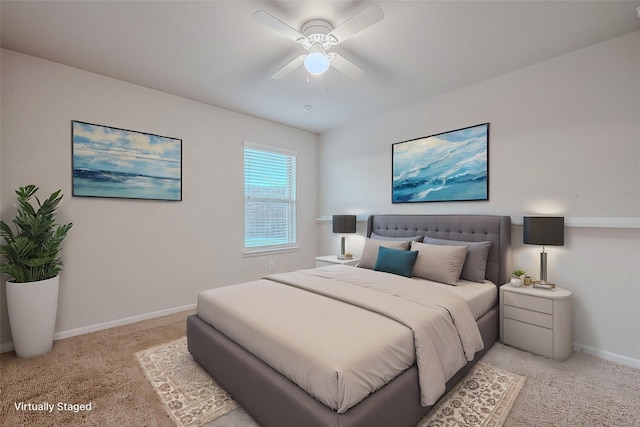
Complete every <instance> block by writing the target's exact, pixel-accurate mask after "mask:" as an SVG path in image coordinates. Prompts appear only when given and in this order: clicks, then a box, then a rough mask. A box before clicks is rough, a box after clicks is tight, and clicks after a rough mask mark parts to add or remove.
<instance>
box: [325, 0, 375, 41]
mask: <svg viewBox="0 0 640 427" xmlns="http://www.w3.org/2000/svg"><path fill="white" fill-rule="evenodd" d="M382 18H384V13H382V9H380V7H379V6H378V5H377V4H372V5H369V6H368V7H366V8H364V9H362V10H361V11H360V12H358V13H356V14H355V15H353V16H352V17H351V18H349V19H347V20H346V21H345V22H343V23H342V24H341V25H339V26H338V27H337V28H334V29H333V31H331V32H330V33H329V34H328V35H330V36H333V37H335V38H336V40H337V43H342V42H343V41H345V40H346V39H348V38H349V37H351V36H353V35H354V34H357V33H359V32H360V31H362V30H364V29H365V28H367V27H369V26H371V25H373V24H375V23H376V22H378V21H380V20H381V19H382ZM337 43H336V44H337Z"/></svg>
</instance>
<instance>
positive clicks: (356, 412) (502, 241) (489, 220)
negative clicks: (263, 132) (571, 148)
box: [187, 215, 511, 427]
mask: <svg viewBox="0 0 640 427" xmlns="http://www.w3.org/2000/svg"><path fill="white" fill-rule="evenodd" d="M415 236H421V237H424V238H425V243H427V244H428V245H427V246H429V247H431V245H433V244H435V245H438V244H445V243H443V241H449V242H451V241H454V242H466V243H460V244H461V245H465V247H468V246H469V243H468V242H479V243H480V242H483V243H484V242H491V243H490V246H489V251H488V254H487V258H486V266H485V267H486V268H485V271H484V272H485V279H486V280H487V281H488V282H486V283H491V284H492V286H493V287H498V286H500V284H502V283H506V282H507V281H508V279H509V276H510V264H511V262H510V254H511V248H510V245H511V221H510V218H509V217H508V216H491V215H372V216H370V217H369V219H368V221H367V237H368V238H370V239H377V240H381V241H385V240H386V239H389V240H391V239H407V238H414V237H415ZM397 241H403V240H397ZM367 242H369V239H368V240H367ZM367 244H368V243H367ZM411 244H412V245H413V243H411ZM417 246H419V245H417ZM365 249H366V246H365ZM364 255H365V254H364V253H363V260H361V263H363V262H364ZM335 267H339V268H338V269H332V268H330V267H323V268H320V269H313V270H309V271H307V272H304V271H302V272H295V273H292V274H291V275H284V276H282V277H276V278H275V279H274V280H276V281H277V280H290V279H291V278H292V277H298V276H299V277H300V278H301V280H302V281H303V282H305V281H308V282H309V283H308V285H309V286H312V285H313V283H314V282H318V284H319V285H318V287H319V288H322V289H323V292H324V289H330V288H332V286H333V285H331V286H330V285H329V282H326V280H327V278H328V277H329V276H331V278H333V276H334V275H338V274H345V275H346V277H357V280H360V281H361V280H362V279H360V276H350V275H351V274H360V273H361V271H358V270H359V269H361V268H360V267H344V266H335ZM340 268H342V269H343V270H345V271H344V272H337V271H334V270H339V269H340ZM349 269H351V271H349ZM314 270H315V271H314ZM361 270H364V269H361ZM367 274H369V273H367ZM382 274H386V273H382ZM367 277H369V276H367ZM371 277H373V276H371ZM398 280H404V282H402V283H403V284H405V283H407V284H408V286H412V285H411V284H410V283H409V281H411V280H413V279H409V278H402V279H398ZM245 285H246V286H253V285H247V284H241V285H236V286H231V287H228V288H227V289H225V292H226V291H229V292H236V291H239V290H241V288H242V287H243V286H245ZM306 285H307V284H303V285H302V286H303V287H304V286H306ZM257 286H259V287H260V288H258V291H257V293H258V294H260V292H262V288H269V287H274V286H273V285H272V283H271V280H266V281H258V282H257ZM443 286H445V287H448V285H443ZM285 287H286V286H285ZM449 287H450V286H449ZM286 288H287V289H286V290H285V291H284V292H287V294H284V295H282V296H278V299H285V300H286V299H288V298H289V293H296V294H299V293H300V292H301V291H299V290H298V288H295V290H290V289H288V287H286ZM456 288H460V289H459V291H460V292H462V291H463V288H464V286H456ZM218 289H222V288H218ZM278 289H280V288H278ZM469 289H475V288H474V287H473V285H470V286H469ZM281 292H282V290H281ZM203 294H204V293H203ZM358 295H359V294H358ZM358 295H356V296H354V298H359V296H358ZM495 295H496V297H495V298H494V299H493V300H492V301H491V304H490V307H488V308H487V307H484V308H479V307H481V306H482V304H480V303H477V301H476V302H474V304H476V305H475V306H474V307H475V308H474V307H470V310H469V312H470V313H472V315H473V319H472V320H473V321H474V322H475V323H476V324H477V331H479V335H480V337H481V338H480V339H481V345H480V347H479V348H481V349H478V350H477V351H474V352H473V354H471V355H469V354H468V351H467V353H466V354H467V356H466V360H465V361H464V363H463V365H462V367H461V368H460V369H459V370H457V371H456V372H455V373H454V374H453V375H452V376H451V375H447V377H446V378H447V380H446V383H444V384H443V390H444V393H446V391H448V390H450V389H451V388H452V387H453V386H454V385H455V384H456V383H457V382H458V381H459V380H460V379H461V378H462V377H463V376H464V374H466V372H468V370H469V369H470V368H471V367H472V366H473V364H474V363H475V362H476V361H477V360H478V359H479V358H480V357H481V356H482V355H483V354H484V352H486V350H487V349H489V348H490V347H491V345H492V344H493V343H494V342H495V341H496V340H497V336H498V301H497V295H498V292H497V289H495ZM201 298H203V297H202V294H201ZM346 298H350V296H347V297H346ZM205 300H206V298H205ZM347 302H349V301H347ZM239 304H242V302H241V301H239ZM295 304H299V305H304V304H301V303H299V302H296V303H295ZM326 304H329V305H327V306H326V307H327V310H333V309H334V305H333V304H334V303H333V302H326ZM469 304H470V305H471V303H469ZM200 305H202V306H203V312H202V313H200ZM380 305H381V306H386V305H388V303H387V302H385V300H382V301H381V302H380ZM485 305H486V303H485ZM205 306H206V304H205V303H202V304H201V302H200V300H199V313H198V314H195V315H192V316H190V317H189V318H188V319H187V338H188V348H189V351H190V353H191V354H192V356H193V357H194V359H195V360H196V361H197V362H198V363H199V364H200V365H201V366H202V367H203V368H204V369H205V370H206V371H207V372H208V373H209V374H210V375H211V376H212V377H213V378H214V379H215V380H216V381H217V382H218V383H219V384H220V385H221V386H222V387H224V388H225V389H226V390H227V391H228V392H229V393H230V394H231V395H232V396H233V397H234V398H235V399H236V400H237V401H238V402H239V403H240V404H241V405H242V406H243V407H244V408H245V409H246V410H247V412H249V413H250V414H251V415H252V416H253V417H254V418H255V419H256V420H257V421H258V422H259V423H260V424H261V425H262V426H264V427H270V426H277V427H282V426H285V427H286V426H292V427H293V426H301V425H304V426H324V427H331V426H335V427H338V426H339V427H349V426H367V427H369V426H381V427H383V426H390V425H393V426H407V427H410V426H414V425H415V424H416V423H417V422H418V421H419V420H420V419H421V418H422V417H423V416H424V415H425V414H426V413H427V412H428V411H429V409H430V408H431V407H432V405H430V404H427V405H425V401H428V402H429V403H433V402H432V400H434V399H433V396H434V395H433V393H432V396H427V395H428V394H429V392H430V391H429V387H425V380H424V378H425V376H424V375H422V374H421V371H422V372H424V371H425V368H424V366H425V363H426V362H424V361H423V360H422V359H421V358H422V357H423V355H422V352H416V353H419V354H416V356H415V358H416V360H415V361H414V362H413V363H412V364H411V365H410V366H408V367H407V368H406V369H405V368H401V373H400V374H398V375H397V376H394V377H393V378H392V379H391V380H390V382H388V383H386V384H384V385H382V386H378V385H376V386H375V391H373V392H371V393H370V394H368V395H367V396H366V397H364V398H362V399H356V400H357V403H355V404H353V406H349V405H347V406H339V407H335V405H331V404H329V403H327V402H325V401H323V399H321V396H320V397H319V396H317V395H313V394H314V393H313V390H312V391H309V390H306V391H305V390H304V389H303V388H302V387H301V386H298V385H297V384H296V383H294V382H293V381H292V380H291V379H290V378H291V376H290V375H287V376H285V375H283V374H282V373H281V371H280V370H279V369H274V368H273V367H272V365H273V363H272V362H273V361H271V364H269V363H267V362H264V361H263V360H261V359H260V358H258V357H256V356H255V355H254V354H256V353H258V354H260V352H259V351H256V350H255V349H254V348H252V347H251V345H252V344H253V343H254V342H255V341H258V342H260V341H261V337H260V335H254V336H252V338H251V339H247V340H246V341H242V340H240V339H235V340H234V339H231V338H229V337H228V336H227V335H232V334H230V333H229V330H228V329H225V328H234V327H235V325H236V324H237V323H241V322H235V321H231V322H228V321H226V320H224V319H226V318H227V316H226V315H220V316H219V319H218V322H222V323H215V321H211V320H209V319H208V316H209V315H208V314H206V313H205V312H204V307H205ZM264 307H266V308H265V310H266V312H265V313H267V314H265V316H266V315H268V313H269V311H268V306H267V305H264ZM323 307H324V306H323ZM336 307H337V306H336ZM323 309H324V308H323ZM335 309H336V310H338V311H340V310H341V309H340V308H339V307H337V308H335ZM362 316H366V315H364V314H363V315H362ZM203 319H206V321H205V320H203ZM221 319H222V320H221ZM370 319H373V320H375V321H377V320H376V319H374V318H372V317H362V318H361V319H359V320H358V319H357V320H355V321H354V323H358V322H359V321H362V322H368V321H370ZM291 323H296V322H295V321H293V320H292V321H291ZM212 324H216V325H218V328H220V329H222V330H224V331H225V332H226V333H223V332H221V331H220V330H218V329H217V328H216V327H213V326H212ZM254 326H256V325H254ZM390 329H394V328H393V327H390ZM392 332H393V331H391V330H390V331H389V334H391V333H392ZM381 334H383V332H382V331H381ZM336 335H339V334H336ZM236 341H240V342H243V345H240V344H238V342H236ZM293 342H294V344H295V339H293ZM418 343H419V341H416V348H418ZM266 345H267V346H271V347H273V346H274V345H273V342H271V343H267V344H266ZM245 347H248V348H251V351H248V350H246V349H245ZM421 348H422V347H421ZM469 348H474V347H469ZM337 352H340V350H337ZM260 356H261V357H262V358H263V359H265V360H269V359H268V357H265V356H264V355H262V354H260ZM421 361H422V364H421ZM303 366H304V365H303ZM276 368H277V367H276ZM449 376H450V378H449ZM425 389H426V390H425ZM347 394H349V393H347ZM441 394H443V393H441V392H440V390H438V392H437V396H439V395H441ZM429 399H431V400H429ZM435 400H437V399H435ZM338 405H340V404H338ZM330 406H334V407H330ZM337 409H338V410H337Z"/></svg>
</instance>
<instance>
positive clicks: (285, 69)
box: [271, 55, 305, 80]
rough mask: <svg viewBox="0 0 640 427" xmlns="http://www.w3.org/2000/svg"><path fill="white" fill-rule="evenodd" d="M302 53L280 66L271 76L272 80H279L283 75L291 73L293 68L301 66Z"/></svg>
mask: <svg viewBox="0 0 640 427" xmlns="http://www.w3.org/2000/svg"><path fill="white" fill-rule="evenodd" d="M304 57H305V56H304V55H300V56H298V57H297V58H295V59H294V60H293V61H291V62H289V63H288V64H287V65H285V66H284V67H282V68H280V70H278V71H276V72H275V73H274V74H273V75H272V76H271V78H272V79H274V80H279V79H281V78H283V77H286V76H288V75H289V74H291V72H292V71H293V70H295V69H296V68H298V67H299V66H301V65H302V64H303V63H304Z"/></svg>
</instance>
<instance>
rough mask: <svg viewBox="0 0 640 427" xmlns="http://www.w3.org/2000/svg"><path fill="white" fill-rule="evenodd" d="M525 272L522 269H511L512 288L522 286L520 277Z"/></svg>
mask: <svg viewBox="0 0 640 427" xmlns="http://www.w3.org/2000/svg"><path fill="white" fill-rule="evenodd" d="M524 274H525V272H524V271H522V270H513V272H511V286H513V287H514V288H519V287H520V286H522V279H521V277H522V276H524Z"/></svg>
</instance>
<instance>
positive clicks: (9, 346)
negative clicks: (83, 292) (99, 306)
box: [0, 304, 197, 353]
mask: <svg viewBox="0 0 640 427" xmlns="http://www.w3.org/2000/svg"><path fill="white" fill-rule="evenodd" d="M196 306H197V304H188V305H183V306H180V307H173V308H168V309H165V310H159V311H154V312H152V313H146V314H141V315H139V316H131V317H125V318H124V319H117V320H111V321H109V322H104V323H97V324H95V325H89V326H83V327H81V328H75V329H68V330H66V331H60V332H56V333H55V334H53V340H54V341H56V340H60V339H63V338H70V337H75V336H78V335H84V334H89V333H91V332H97V331H101V330H103V329H109V328H114V327H116V326H124V325H128V324H130V323H136V322H141V321H143V320H149V319H155V318H156V317H162V316H168V315H169V314H174V313H180V312H181V311H187V310H195V308H196ZM13 349H14V347H13V342H8V343H3V344H0V353H5V352H7V351H11V350H13Z"/></svg>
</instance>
